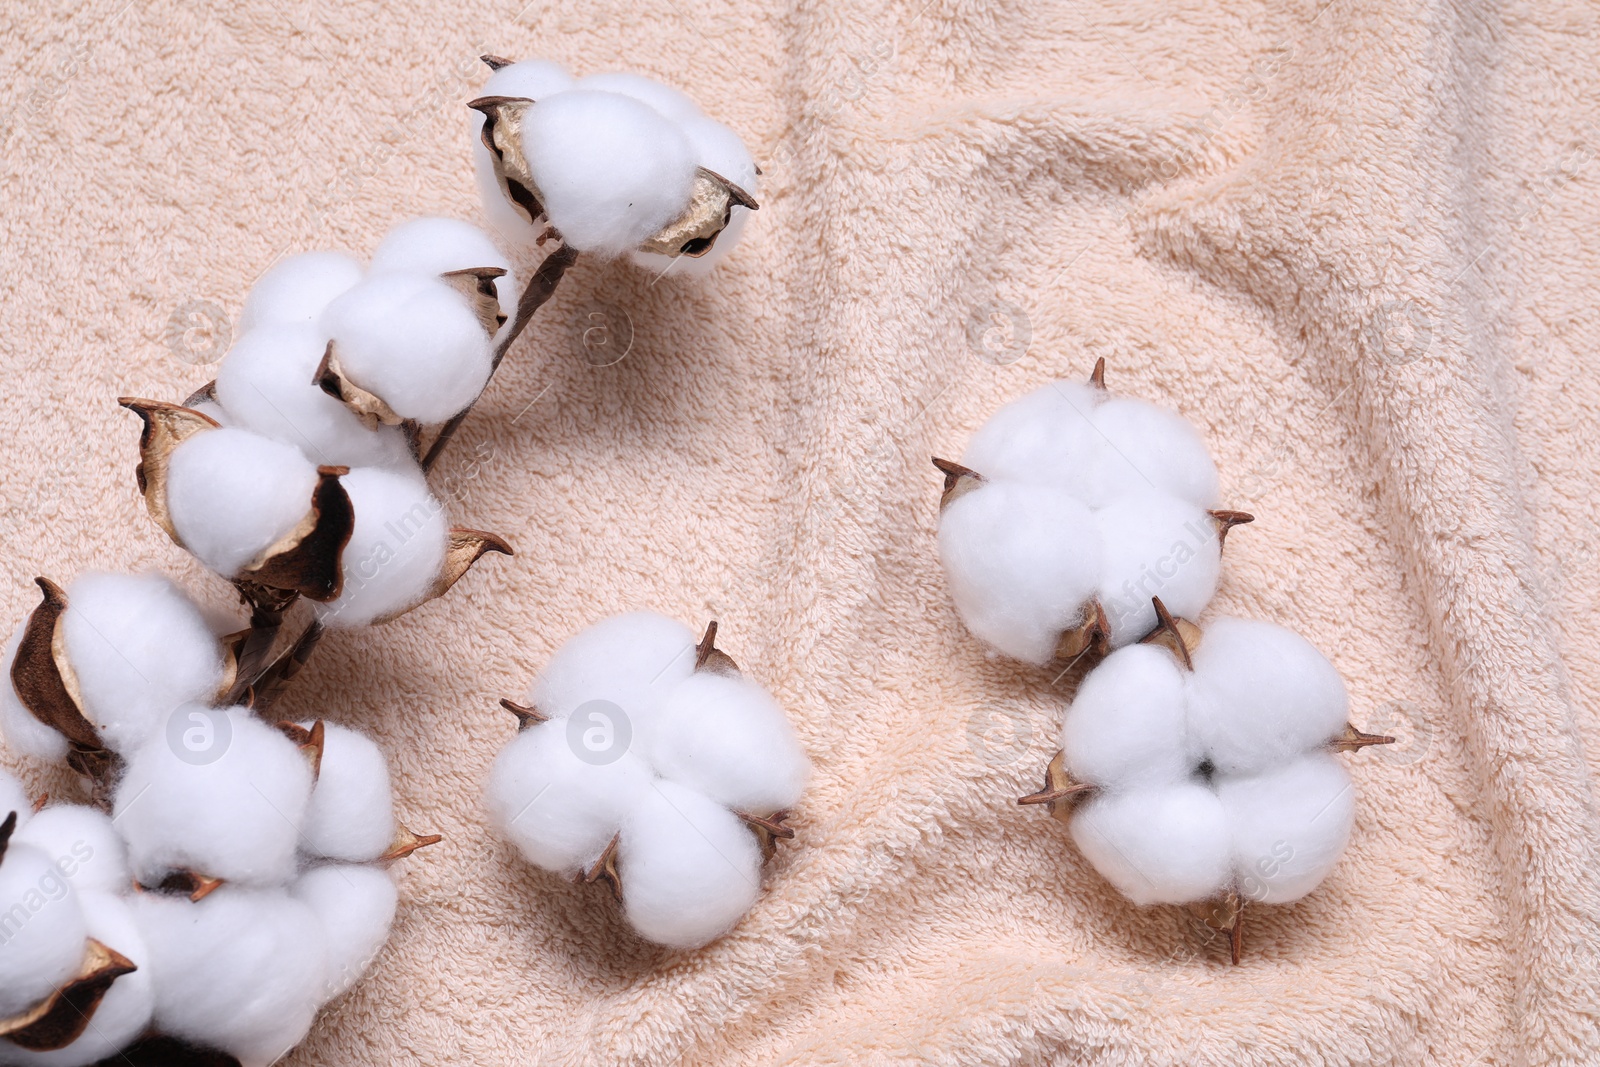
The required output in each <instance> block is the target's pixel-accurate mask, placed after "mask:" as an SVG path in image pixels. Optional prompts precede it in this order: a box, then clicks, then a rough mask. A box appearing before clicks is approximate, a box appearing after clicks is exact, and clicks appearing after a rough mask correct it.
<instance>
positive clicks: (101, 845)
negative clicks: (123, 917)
mask: <svg viewBox="0 0 1600 1067" xmlns="http://www.w3.org/2000/svg"><path fill="white" fill-rule="evenodd" d="M0 818H4V816H3V815H0ZM12 840H13V841H20V842H21V843H23V844H25V845H32V846H33V847H34V848H37V849H38V850H39V851H40V852H43V853H44V854H45V855H47V856H49V857H50V859H51V860H52V861H54V863H55V865H56V870H58V871H60V872H61V874H62V876H63V877H65V878H67V879H69V880H70V881H71V882H72V886H73V888H74V889H76V890H77V891H78V892H79V893H125V892H127V891H128V889H129V888H131V886H132V884H133V874H132V872H131V871H130V870H129V869H128V848H127V846H126V845H125V844H123V841H122V837H121V835H120V834H118V833H117V828H116V827H115V826H114V825H112V822H111V818H110V816H108V815H106V814H105V813H104V812H101V811H98V810H96V809H95V808H89V807H83V806H81V805H77V804H57V805H53V806H51V807H48V808H45V809H44V810H43V811H41V812H39V813H38V814H37V815H35V816H34V817H33V818H32V819H31V820H30V821H29V822H28V824H27V825H26V826H24V827H22V828H21V829H19V830H18V831H17V833H16V836H15V837H13V838H12Z"/></svg>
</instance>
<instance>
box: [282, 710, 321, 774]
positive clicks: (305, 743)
mask: <svg viewBox="0 0 1600 1067" xmlns="http://www.w3.org/2000/svg"><path fill="white" fill-rule="evenodd" d="M276 725H277V727H278V732H279V733H281V734H283V736H284V737H287V738H288V739H289V740H290V741H293V742H294V743H295V746H296V747H297V748H299V749H300V751H301V752H302V753H304V755H305V757H306V762H307V763H309V764H310V765H311V780H312V781H313V782H315V781H316V780H317V779H318V778H320V777H322V753H323V751H324V749H325V748H326V747H327V743H328V727H327V724H326V723H324V722H323V721H322V720H321V719H318V720H317V721H316V722H314V723H312V724H311V726H310V728H309V729H308V728H306V727H304V726H301V725H300V724H299V723H297V722H287V721H284V722H279V723H277V724H276Z"/></svg>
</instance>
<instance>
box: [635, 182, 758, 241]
mask: <svg viewBox="0 0 1600 1067" xmlns="http://www.w3.org/2000/svg"><path fill="white" fill-rule="evenodd" d="M736 207H745V208H749V209H750V210H751V211H756V210H758V209H759V208H760V207H761V205H760V204H758V203H756V201H755V198H754V197H752V196H751V195H750V194H749V193H747V192H745V191H744V190H743V189H741V188H739V187H738V186H737V185H735V184H733V183H732V182H730V181H729V180H728V179H726V178H724V177H723V176H722V175H720V174H718V173H717V172H716V171H713V170H707V169H706V168H704V167H697V168H696V169H695V175H694V191H693V192H692V193H691V194H690V197H689V206H688V207H686V208H684V210H683V214H681V215H679V216H678V217H677V218H676V219H674V220H672V221H671V222H669V223H667V224H666V225H665V226H663V227H662V228H661V229H660V230H658V231H657V232H656V233H655V234H654V235H653V236H651V237H649V238H647V239H646V240H645V241H644V242H643V243H642V244H640V245H639V251H641V252H654V253H656V254H657V255H663V256H689V257H690V258H698V257H700V256H703V255H705V254H706V253H707V252H710V251H711V249H712V248H713V247H715V245H716V243H717V238H718V237H720V236H722V231H723V230H725V229H727V228H728V221H729V219H731V218H732V217H733V209H734V208H736Z"/></svg>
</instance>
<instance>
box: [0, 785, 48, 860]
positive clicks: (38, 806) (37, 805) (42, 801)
mask: <svg viewBox="0 0 1600 1067" xmlns="http://www.w3.org/2000/svg"><path fill="white" fill-rule="evenodd" d="M48 803H50V794H49V793H40V794H39V799H38V800H35V801H34V802H33V813H34V814H35V815H37V814H39V813H40V812H41V811H43V810H44V806H45V805H46V804H48ZM4 857H5V853H4V851H0V859H3V858H4Z"/></svg>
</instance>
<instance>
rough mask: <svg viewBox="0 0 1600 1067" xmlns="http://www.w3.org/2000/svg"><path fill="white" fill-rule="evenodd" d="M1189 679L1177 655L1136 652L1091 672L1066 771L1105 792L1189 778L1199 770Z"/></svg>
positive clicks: (1068, 729) (1069, 720) (1074, 713)
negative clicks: (1187, 702) (1187, 703)
mask: <svg viewBox="0 0 1600 1067" xmlns="http://www.w3.org/2000/svg"><path fill="white" fill-rule="evenodd" d="M1184 686H1185V682H1184V677H1183V673H1182V671H1181V670H1180V669H1179V667H1178V664H1177V662H1176V661H1175V660H1174V659H1173V657H1172V655H1171V653H1169V652H1167V651H1166V650H1165V649H1160V648H1155V647H1153V646H1150V645H1131V646H1129V647H1127V648H1121V649H1118V650H1117V651H1115V652H1113V653H1112V654H1111V655H1110V656H1108V657H1106V659H1105V661H1104V662H1102V663H1101V664H1100V665H1099V666H1097V667H1096V668H1095V669H1094V670H1092V671H1090V672H1089V676H1088V677H1087V678H1085V679H1084V680H1083V683H1082V684H1081V685H1080V686H1079V687H1078V693H1077V695H1076V696H1075V697H1074V698H1073V700H1072V704H1071V705H1070V706H1069V707H1068V708H1067V716H1066V721H1065V723H1064V724H1063V726H1062V729H1061V749H1062V751H1063V752H1065V753H1066V754H1067V770H1068V771H1069V772H1070V773H1071V775H1072V777H1073V778H1074V779H1075V780H1077V781H1080V782H1087V783H1089V784H1091V785H1096V786H1100V787H1101V788H1104V789H1113V790H1116V789H1128V788H1132V787H1134V786H1141V785H1158V784H1161V783H1163V782H1173V781H1179V780H1181V779H1183V778H1186V777H1187V776H1188V775H1189V774H1190V772H1191V771H1192V770H1193V768H1194V766H1195V763H1196V762H1197V761H1196V760H1195V758H1194V755H1193V752H1192V749H1191V746H1190V744H1189V740H1188V726H1187V723H1186V722H1185V714H1184V711H1185V707H1184V697H1185V692H1184Z"/></svg>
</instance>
